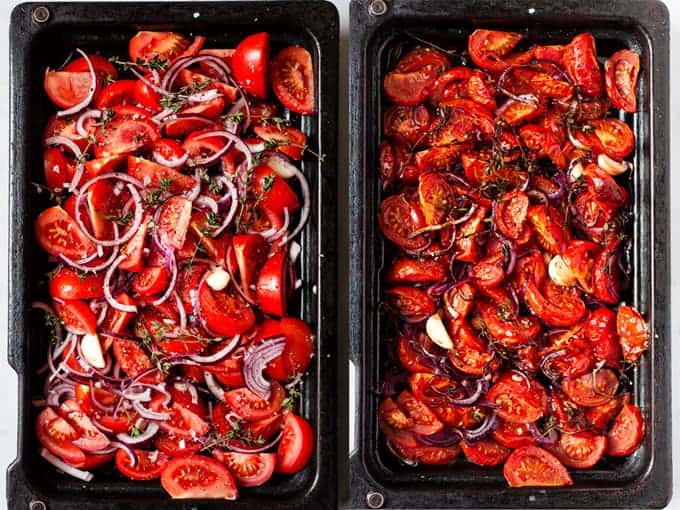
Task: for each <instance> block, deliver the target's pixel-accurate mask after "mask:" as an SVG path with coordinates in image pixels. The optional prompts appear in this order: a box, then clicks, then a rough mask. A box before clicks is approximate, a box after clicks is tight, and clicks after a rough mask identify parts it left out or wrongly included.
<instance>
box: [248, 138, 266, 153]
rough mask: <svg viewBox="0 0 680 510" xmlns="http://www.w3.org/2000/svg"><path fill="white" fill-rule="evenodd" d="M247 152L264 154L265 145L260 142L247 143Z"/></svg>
mask: <svg viewBox="0 0 680 510" xmlns="http://www.w3.org/2000/svg"><path fill="white" fill-rule="evenodd" d="M246 146H247V147H248V150H249V151H250V152H252V153H258V152H264V151H265V150H266V149H267V144H266V143H264V141H262V142H253V141H251V142H248V143H246Z"/></svg>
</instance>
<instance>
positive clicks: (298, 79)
mask: <svg viewBox="0 0 680 510" xmlns="http://www.w3.org/2000/svg"><path fill="white" fill-rule="evenodd" d="M270 72H271V82H272V89H273V90H274V94H276V97H277V98H278V99H279V101H281V104H282V105H283V106H285V107H286V108H288V109H289V110H291V111H293V112H296V113H301V114H303V115H307V114H311V113H314V94H315V92H316V91H315V89H314V68H313V66H312V56H311V55H310V54H309V52H308V51H307V50H306V49H304V48H301V47H300V46H289V47H288V48H285V49H283V50H281V51H280V52H279V53H278V54H277V55H276V57H274V60H272V62H271V67H270Z"/></svg>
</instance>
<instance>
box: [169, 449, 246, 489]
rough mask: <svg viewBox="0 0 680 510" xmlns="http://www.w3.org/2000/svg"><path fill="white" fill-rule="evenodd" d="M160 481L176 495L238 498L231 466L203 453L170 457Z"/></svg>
mask: <svg viewBox="0 0 680 510" xmlns="http://www.w3.org/2000/svg"><path fill="white" fill-rule="evenodd" d="M161 485H162V486H163V488H164V489H165V490H166V491H167V492H168V494H170V496H172V497H173V498H175V499H195V498H201V499H205V498H210V499H228V500H235V499H237V498H238V489H237V488H236V482H235V481H234V478H233V476H232V475H231V473H230V472H229V470H228V469H227V468H226V467H225V466H223V465H222V464H221V463H220V462H218V461H216V460H214V459H212V458H210V457H206V456H204V455H191V456H189V457H175V458H174V459H172V460H170V461H169V462H168V463H167V465H166V466H165V468H164V469H163V471H162V473H161Z"/></svg>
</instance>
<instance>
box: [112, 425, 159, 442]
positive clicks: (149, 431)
mask: <svg viewBox="0 0 680 510" xmlns="http://www.w3.org/2000/svg"><path fill="white" fill-rule="evenodd" d="M158 429H159V427H158V424H157V423H155V422H153V421H151V422H149V423H148V424H147V425H146V429H144V432H142V433H141V434H139V435H138V436H131V435H130V434H123V433H120V434H116V439H118V440H119V441H120V442H122V443H125V444H128V445H129V444H140V443H143V442H145V441H148V440H149V439H151V438H152V437H153V436H155V435H156V432H158Z"/></svg>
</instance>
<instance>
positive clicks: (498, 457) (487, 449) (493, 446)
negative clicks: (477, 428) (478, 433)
mask: <svg viewBox="0 0 680 510" xmlns="http://www.w3.org/2000/svg"><path fill="white" fill-rule="evenodd" d="M461 448H462V449H463V453H464V454H465V458H466V459H467V460H469V461H470V462H472V463H474V464H478V465H480V466H497V465H498V464H501V463H502V462H503V461H504V460H505V459H507V458H508V455H510V452H511V451H512V450H510V448H507V447H505V446H503V445H502V444H499V443H497V442H496V441H494V440H493V439H491V438H488V437H485V438H483V439H480V440H479V441H475V442H474V443H468V442H467V441H463V442H461Z"/></svg>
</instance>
